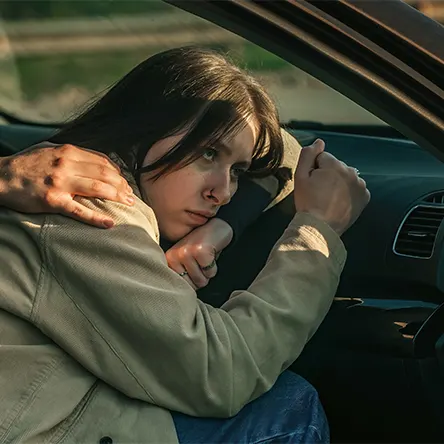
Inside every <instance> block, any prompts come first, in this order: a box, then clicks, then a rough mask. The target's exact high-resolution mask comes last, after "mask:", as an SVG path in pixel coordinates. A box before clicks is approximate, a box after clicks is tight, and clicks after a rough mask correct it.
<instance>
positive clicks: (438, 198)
mask: <svg viewBox="0 0 444 444" xmlns="http://www.w3.org/2000/svg"><path fill="white" fill-rule="evenodd" d="M424 202H427V203H433V204H441V205H444V191H440V192H438V193H433V194H430V195H429V196H427V197H426V198H425V199H424Z"/></svg>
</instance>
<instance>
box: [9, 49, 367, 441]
mask: <svg viewBox="0 0 444 444" xmlns="http://www.w3.org/2000/svg"><path fill="white" fill-rule="evenodd" d="M53 141H54V142H56V143H72V144H75V145H79V146H83V147H86V148H89V149H91V150H95V151H102V152H104V151H106V153H107V154H109V155H110V156H111V157H112V158H113V159H114V160H115V161H116V162H119V163H120V166H121V168H122V169H123V170H125V172H126V177H128V180H129V181H130V182H131V184H132V187H133V190H134V193H135V194H136V198H135V203H134V205H133V206H130V207H128V206H124V205H122V204H119V203H112V202H110V201H103V200H99V199H89V200H88V199H83V200H82V203H83V204H84V205H85V206H87V207H88V208H89V209H91V210H93V211H97V210H99V211H103V212H105V213H106V214H107V215H108V216H109V217H112V218H113V220H114V222H115V226H114V227H113V228H112V229H111V230H97V229H95V228H93V227H89V226H86V225H84V224H81V223H79V222H77V221H74V220H71V219H68V218H66V217H63V216H60V215H32V216H28V215H24V214H22V213H18V212H14V211H10V210H4V211H2V212H1V213H0V218H1V223H0V239H1V242H2V245H3V246H4V249H3V250H4V253H3V254H2V260H3V264H2V266H1V267H0V281H1V282H2V286H3V288H2V293H1V295H0V317H1V322H0V325H1V329H2V334H1V337H0V341H1V344H2V347H0V353H1V356H0V362H2V366H1V375H2V378H1V381H2V387H1V391H2V397H1V400H0V412H1V413H0V425H1V427H0V433H1V434H0V437H1V439H0V440H1V441H5V442H16V441H19V442H27V441H30V442H31V441H39V442H61V441H65V442H93V441H100V442H108V443H110V442H112V440H113V439H114V440H115V441H116V442H176V441H177V440H179V442H209V441H211V442H223V441H224V442H239V441H243V442H271V441H273V442H301V441H303V442H308V441H322V442H325V441H326V440H328V432H327V426H326V421H325V418H324V416H323V412H322V408H321V407H320V405H319V401H318V400H317V398H316V395H315V394H314V393H313V389H312V388H311V387H310V386H308V385H307V384H306V383H305V382H304V381H302V380H301V379H299V378H298V377H297V376H295V375H289V374H283V375H282V376H281V377H280V378H279V379H278V377H279V375H280V374H281V373H282V372H283V371H284V370H285V369H286V368H287V367H288V366H289V365H290V364H291V363H292V362H293V361H294V360H295V359H296V358H297V356H298V354H299V353H300V351H301V349H302V348H303V346H304V344H305V343H306V341H307V340H308V339H309V337H311V335H312V334H313V333H314V331H315V330H316V328H317V327H318V325H319V323H320V322H321V321H322V318H323V317H324V315H325V313H326V312H327V310H328V307H329V305H330V303H331V300H332V297H333V295H334V293H335V289H336V286H337V283H338V279H339V275H340V273H341V270H342V267H343V263H344V260H345V252H344V248H343V246H342V243H341V242H340V239H339V237H338V234H339V235H340V234H342V232H343V231H345V230H346V229H347V228H348V227H349V226H350V225H351V224H352V223H353V222H354V221H355V220H356V218H357V217H358V216H359V214H360V212H361V211H362V209H363V208H364V207H365V205H366V204H367V202H368V199H369V195H368V191H367V189H366V186H365V183H364V182H363V181H362V180H361V179H359V178H358V176H357V175H356V172H355V171H354V170H353V169H350V168H347V167H345V166H344V165H343V164H341V163H340V162H339V161H337V160H336V159H335V158H333V157H332V156H329V155H328V154H326V153H322V150H323V146H322V144H317V145H315V146H313V147H310V148H307V149H306V150H304V152H303V155H302V157H301V161H300V165H299V167H298V173H297V175H296V185H297V186H296V188H297V191H296V192H295V202H296V206H297V208H298V210H299V211H300V213H299V214H297V215H296V216H295V218H294V219H293V221H292V222H291V223H290V225H289V227H288V229H287V230H286V231H285V233H284V234H283V236H282V238H281V239H280V241H279V242H278V243H277V245H276V247H275V249H274V250H273V252H272V253H271V255H270V258H269V261H268V263H267V265H266V267H265V268H264V269H263V271H262V272H261V274H260V275H259V276H258V278H257V279H256V280H255V282H253V284H252V285H251V286H250V288H249V289H248V290H247V291H244V292H237V293H234V294H233V295H232V297H231V298H230V300H229V301H228V302H227V303H226V304H224V306H223V307H222V308H221V309H216V308H213V307H210V306H208V305H205V304H203V303H201V302H199V301H198V300H197V298H196V293H195V291H194V290H193V289H192V287H191V286H190V285H189V283H187V282H186V281H185V280H184V279H183V276H186V274H185V272H186V270H183V271H179V273H175V272H174V271H172V270H171V269H170V268H168V265H167V263H166V260H165V255H164V254H163V252H162V250H161V249H160V247H159V246H158V240H159V233H162V235H163V236H164V237H165V238H166V239H168V240H169V241H172V242H175V241H177V240H179V239H182V238H183V237H184V236H186V235H188V234H189V233H190V232H192V231H193V230H194V229H195V228H197V227H200V226H203V225H205V224H206V223H207V221H208V219H209V218H211V217H212V216H214V215H215V214H217V212H218V210H219V208H220V207H221V206H222V205H225V204H226V203H228V202H229V200H230V198H231V196H232V195H233V194H234V193H235V191H236V188H237V180H238V177H239V176H240V175H241V174H243V173H245V172H247V171H248V172H249V174H256V175H261V174H269V173H270V172H273V171H274V170H275V169H276V168H277V167H278V166H279V163H280V158H281V156H282V140H281V138H280V130H279V125H278V118H277V113H276V111H275V108H274V106H273V104H272V102H271V101H270V100H269V98H268V96H267V95H266V93H265V92H264V91H263V89H262V88H261V87H260V86H259V85H258V84H257V83H256V82H255V81H254V80H253V79H251V78H250V77H249V76H247V75H246V74H244V73H242V72H241V71H239V70H238V69H237V68H235V67H234V66H232V65H230V64H229V63H228V62H227V61H226V60H225V59H223V58H222V57H221V56H219V55H217V54H215V53H212V52H210V51H206V50H199V49H195V48H185V49H177V50H171V51H167V52H165V53H161V54H159V55H157V56H154V57H152V58H151V59H148V60H147V61H145V62H144V63H142V64H141V65H139V66H138V67H136V68H135V69H134V70H133V71H132V72H131V73H130V74H128V75H127V76H126V77H125V78H123V79H122V80H121V81H120V82H119V83H117V84H116V85H115V86H114V87H113V88H112V89H111V90H110V91H109V92H108V93H107V94H106V95H105V96H104V97H103V98H102V99H100V100H99V101H98V102H97V103H96V104H95V105H93V106H92V107H91V108H90V109H89V110H88V111H86V113H85V114H83V115H82V116H80V117H79V118H78V119H76V120H75V121H74V122H72V124H70V125H68V126H67V127H66V128H65V129H63V130H62V131H61V132H60V133H59V134H58V135H56V136H55V137H54V138H53ZM123 147H126V148H123ZM137 195H140V196H141V197H142V199H143V201H142V200H141V199H139V198H138V197H137ZM207 265H210V264H207ZM204 268H205V267H204ZM181 275H182V276H181ZM276 381H277V383H276V385H275V386H274V387H273V389H271V390H270V388H271V387H272V386H273V385H274V384H275V382H276ZM269 390H270V391H269ZM267 391H269V393H266V394H265V395H263V396H262V397H260V395H262V394H264V393H265V392H267ZM259 397H260V398H259ZM256 398H259V399H256ZM251 401H252V402H251ZM247 404H248V405H247ZM171 412H173V413H171ZM176 412H177V413H176ZM233 415H236V416H234V417H233V418H231V419H226V420H222V419H220V420H216V419H195V418H191V417H190V416H197V417H220V418H227V417H231V416H233Z"/></svg>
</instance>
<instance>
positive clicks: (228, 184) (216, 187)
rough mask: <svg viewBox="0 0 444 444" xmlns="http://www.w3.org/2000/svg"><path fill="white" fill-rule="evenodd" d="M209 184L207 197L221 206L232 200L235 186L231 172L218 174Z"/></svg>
mask: <svg viewBox="0 0 444 444" xmlns="http://www.w3.org/2000/svg"><path fill="white" fill-rule="evenodd" d="M208 185H209V187H208V191H207V192H206V193H205V194H206V197H207V199H209V200H211V201H212V202H213V203H215V204H216V205H219V206H221V205H226V204H227V203H228V202H230V200H231V196H232V195H233V193H234V191H235V186H234V184H233V181H232V179H231V175H230V174H229V173H228V174H218V175H217V177H214V178H213V180H212V181H211V182H210V183H209V184H208Z"/></svg>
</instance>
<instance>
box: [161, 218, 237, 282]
mask: <svg viewBox="0 0 444 444" xmlns="http://www.w3.org/2000/svg"><path fill="white" fill-rule="evenodd" d="M232 238H233V230H232V229H231V227H230V226H229V225H228V224H227V223H226V222H224V221H223V220H221V219H217V218H214V219H211V220H210V221H208V222H207V223H206V224H205V225H202V226H201V227H199V228H195V229H194V230H193V231H192V232H191V233H190V234H188V235H187V236H185V237H184V238H183V239H182V240H180V241H179V242H177V243H176V244H174V246H173V247H171V248H170V249H169V250H168V251H167V252H166V253H165V255H166V258H167V261H168V265H169V266H170V268H171V269H173V270H174V271H175V272H176V273H178V274H179V275H181V276H183V278H184V279H185V280H186V281H187V282H188V283H189V284H190V285H191V286H192V287H193V288H194V289H195V290H197V289H198V288H202V287H205V286H206V285H207V284H208V282H209V281H210V279H211V278H213V277H214V276H216V273H217V264H216V258H217V256H218V254H219V253H220V252H221V251H222V250H223V249H224V248H226V247H227V246H228V245H229V244H230V242H231V240H232Z"/></svg>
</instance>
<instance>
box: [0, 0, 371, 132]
mask: <svg viewBox="0 0 444 444" xmlns="http://www.w3.org/2000/svg"><path fill="white" fill-rule="evenodd" d="M0 14H1V17H2V19H3V22H0V76H2V81H1V82H0V85H1V84H3V85H10V87H9V86H8V87H4V88H0V106H1V107H2V108H3V109H4V110H5V111H9V112H10V113H11V114H15V115H17V116H18V117H22V118H24V119H27V120H34V121H39V122H54V123H56V122H61V121H63V120H65V119H67V118H68V117H69V116H70V115H71V114H72V113H73V112H74V111H75V110H76V109H77V108H78V107H79V106H81V105H83V104H84V103H85V102H87V101H88V100H89V99H90V98H91V97H93V96H95V95H97V94H100V92H101V91H103V90H104V89H105V88H106V87H107V86H108V85H110V84H112V83H113V82H115V81H116V80H118V79H119V78H120V77H122V76H123V75H124V74H125V73H127V72H128V71H129V70H130V69H131V68H132V67H134V66H135V65H136V64H138V63H139V62H140V61H142V60H144V59H145V58H147V57H149V56H150V55H152V54H154V53H156V52H159V51H162V50H165V49H168V48H172V47H177V46H182V45H190V44H193V45H202V46H209V47H213V48H219V49H222V50H224V51H226V52H227V53H228V54H229V55H230V56H231V57H232V59H233V60H235V61H236V63H239V64H240V65H241V66H242V67H244V68H247V69H248V70H249V71H250V72H251V73H252V74H254V75H256V76H257V77H259V78H260V79H261V80H262V82H263V83H264V84H265V86H266V87H267V88H268V90H269V91H270V93H271V95H272V96H273V97H274V99H275V100H276V102H277V104H278V108H279V110H280V115H281V121H282V122H283V123H285V122H288V121H290V120H304V121H307V120H308V121H318V122H322V123H361V124H365V123H367V124H370V123H377V122H380V121H379V120H378V119H377V118H376V117H374V116H373V115H371V114H370V113H369V112H367V111H366V110H364V109H363V108H361V107H359V106H358V105H356V104H354V103H353V102H351V101H350V100H348V99H347V98H345V97H344V96H342V95H341V94H339V93H337V92H336V91H334V90H332V89H331V88H329V87H327V86H326V85H324V84H322V83H321V82H319V81H317V80H316V79H314V78H313V77H311V76H309V75H308V74H306V73H304V72H303V71H301V70H299V69H297V68H295V67H293V66H292V65H290V64H288V63H287V62H285V61H284V60H282V59H280V58H278V57H276V56H274V55H273V54H271V53H269V52H267V51H265V50H263V49H261V48H259V47H258V46H256V45H254V44H252V43H251V42H248V41H246V40H244V39H242V38H240V37H238V36H237V35H235V34H233V33H230V32H228V31H226V30H224V29H222V28H220V27H218V26H216V25H214V24H212V23H210V22H207V21H206V20H203V19H201V18H198V17H195V16H194V15H192V14H189V13H187V12H184V11H182V10H180V9H178V8H176V7H173V6H171V5H168V4H166V3H163V2H161V1H160V0H150V1H146V2H144V1H137V0H128V1H115V2H114V1H109V0H94V1H67V2H62V1H59V0H39V1H35V0H21V1H16V0H2V2H1V4H0ZM1 28H2V29H1Z"/></svg>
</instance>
